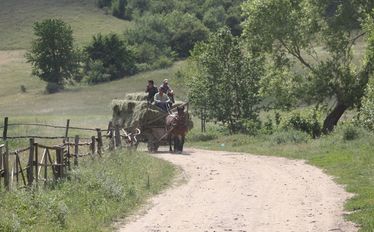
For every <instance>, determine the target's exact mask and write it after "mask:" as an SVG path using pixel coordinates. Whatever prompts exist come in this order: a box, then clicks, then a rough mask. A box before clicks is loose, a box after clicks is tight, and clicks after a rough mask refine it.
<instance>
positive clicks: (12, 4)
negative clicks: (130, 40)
mask: <svg viewBox="0 0 374 232" xmlns="http://www.w3.org/2000/svg"><path fill="white" fill-rule="evenodd" d="M46 18H60V19H62V20H64V21H65V22H67V23H69V24H70V25H71V26H72V28H73V31H74V37H75V38H76V40H77V42H78V44H84V43H86V42H88V41H89V40H90V38H91V37H92V35H94V34H97V33H99V32H101V33H109V32H117V33H122V32H123V31H124V30H125V29H126V28H127V27H129V26H131V23H130V22H128V21H124V20H120V19H117V18H115V17H113V16H111V15H110V14H109V15H106V14H105V12H104V11H103V10H100V9H98V8H97V7H96V6H95V0H1V5H0V31H1V33H0V50H9V49H27V48H29V47H30V42H31V40H32V37H33V28H32V26H33V23H34V22H36V21H40V20H43V19H46Z"/></svg>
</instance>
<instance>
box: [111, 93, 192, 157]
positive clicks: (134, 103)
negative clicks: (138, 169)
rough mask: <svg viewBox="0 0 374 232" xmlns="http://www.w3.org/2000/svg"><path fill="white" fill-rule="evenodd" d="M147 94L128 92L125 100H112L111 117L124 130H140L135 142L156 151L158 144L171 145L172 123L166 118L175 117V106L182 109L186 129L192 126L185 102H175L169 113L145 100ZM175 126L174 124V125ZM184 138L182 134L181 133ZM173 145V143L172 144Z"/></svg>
mask: <svg viewBox="0 0 374 232" xmlns="http://www.w3.org/2000/svg"><path fill="white" fill-rule="evenodd" d="M146 99H147V95H146V94H142V93H135V94H128V95H126V97H125V100H113V102H112V109H113V119H112V122H113V124H114V126H115V125H118V126H119V127H120V128H122V129H123V130H124V131H125V133H126V131H130V132H131V131H135V130H136V128H138V129H139V130H140V131H141V132H140V134H139V135H137V137H136V140H137V142H144V143H147V148H148V151H150V152H156V151H157V150H158V148H159V146H162V145H171V144H170V142H172V141H173V140H174V139H173V138H172V134H173V131H174V129H175V128H174V127H173V125H169V126H168V125H167V122H166V121H167V118H168V117H169V118H170V117H171V118H173V117H175V118H176V119H177V118H178V117H177V115H178V114H177V107H180V108H179V109H182V107H183V112H182V113H183V115H184V117H185V119H184V120H185V121H184V122H183V123H185V124H186V127H187V128H188V129H191V128H192V121H191V119H190V117H189V113H188V104H187V103H176V104H174V105H173V108H172V109H171V113H172V114H173V115H172V116H170V113H168V112H164V111H162V110H161V109H160V108H158V107H157V106H155V105H152V104H150V103H149V102H147V100H146ZM174 126H175V125H174ZM183 140H184V135H183ZM174 145H175V144H174Z"/></svg>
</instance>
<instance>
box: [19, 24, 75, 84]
mask: <svg viewBox="0 0 374 232" xmlns="http://www.w3.org/2000/svg"><path fill="white" fill-rule="evenodd" d="M34 34H35V36H36V39H35V40H34V41H33V42H32V45H31V49H30V51H28V53H27V54H26V59H27V62H29V63H31V64H32V74H33V75H35V76H37V77H39V78H40V79H42V80H43V81H46V82H49V83H54V84H55V85H57V87H58V88H54V90H55V91H57V90H58V89H61V88H63V86H64V83H65V82H66V81H67V80H71V79H72V78H73V77H74V76H75V75H76V74H77V70H78V67H79V62H78V61H79V59H78V55H77V52H76V51H75V49H74V46H73V41H74V40H73V31H72V29H71V27H70V26H69V25H67V24H66V23H65V22H63V21H62V20H60V19H46V20H44V21H42V22H36V23H35V24H34ZM47 91H48V89H47Z"/></svg>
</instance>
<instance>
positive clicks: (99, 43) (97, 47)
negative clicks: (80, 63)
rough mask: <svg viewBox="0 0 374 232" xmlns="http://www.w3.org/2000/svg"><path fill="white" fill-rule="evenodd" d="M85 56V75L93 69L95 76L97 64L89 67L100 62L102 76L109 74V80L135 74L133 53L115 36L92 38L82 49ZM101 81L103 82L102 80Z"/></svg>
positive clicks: (99, 35)
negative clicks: (93, 62)
mask: <svg viewBox="0 0 374 232" xmlns="http://www.w3.org/2000/svg"><path fill="white" fill-rule="evenodd" d="M84 52H85V53H86V54H87V61H86V66H85V69H86V73H87V74H88V73H90V72H89V71H90V67H95V73H96V74H95V75H97V72H98V71H97V70H99V69H98V68H97V64H98V63H95V65H94V66H91V65H90V64H92V61H100V64H102V65H103V67H104V69H102V70H104V71H103V75H104V74H105V75H104V76H106V75H107V74H109V76H110V80H114V79H119V78H122V77H123V76H124V75H127V74H128V75H130V74H133V73H134V72H135V57H134V54H133V52H132V51H131V50H130V49H128V48H127V45H126V43H125V42H124V41H123V40H122V39H120V38H119V36H118V35H116V34H109V35H101V34H98V35H96V36H94V37H93V39H92V42H91V43H90V44H89V45H88V46H86V47H85V48H84ZM102 80H105V78H104V79H102Z"/></svg>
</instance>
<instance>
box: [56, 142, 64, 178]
mask: <svg viewBox="0 0 374 232" xmlns="http://www.w3.org/2000/svg"><path fill="white" fill-rule="evenodd" d="M56 163H57V178H58V179H61V178H62V177H63V176H64V149H63V148H57V149H56Z"/></svg>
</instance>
